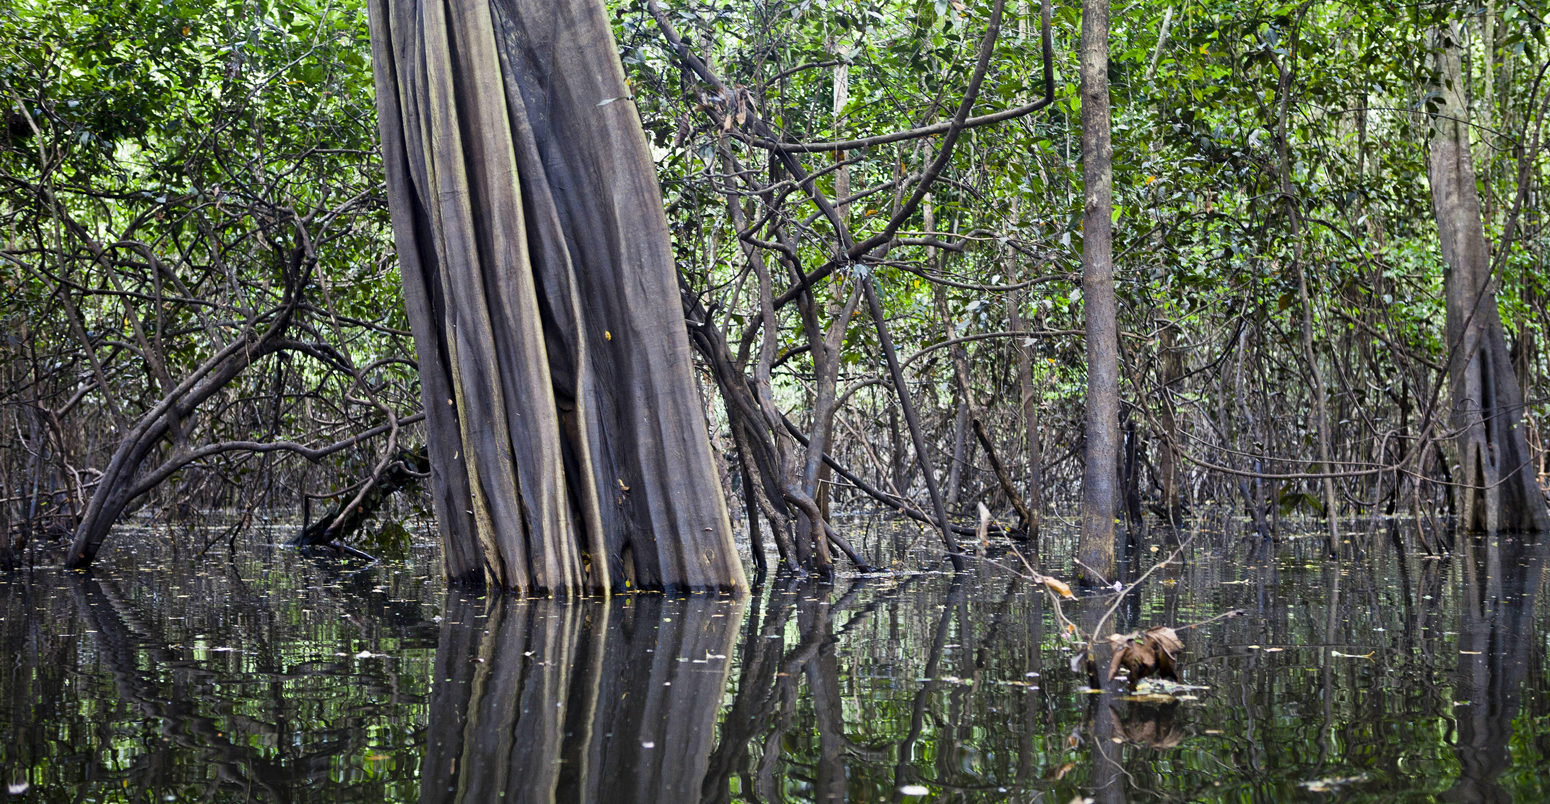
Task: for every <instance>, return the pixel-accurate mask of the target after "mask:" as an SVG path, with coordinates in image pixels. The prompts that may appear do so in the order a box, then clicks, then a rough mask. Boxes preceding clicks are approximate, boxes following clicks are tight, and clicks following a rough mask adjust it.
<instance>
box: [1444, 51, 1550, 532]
mask: <svg viewBox="0 0 1550 804" xmlns="http://www.w3.org/2000/svg"><path fill="white" fill-rule="evenodd" d="M1461 36H1462V31H1461V29H1460V27H1459V25H1458V23H1457V22H1454V23H1452V24H1451V25H1449V27H1448V28H1447V29H1446V30H1443V31H1439V32H1438V38H1439V42H1438V43H1437V44H1438V47H1437V49H1436V51H1435V52H1436V59H1437V73H1438V75H1439V76H1440V77H1441V80H1442V86H1441V87H1440V88H1439V89H1440V91H1441V93H1442V106H1441V108H1440V109H1439V110H1438V112H1437V114H1436V117H1435V118H1434V125H1435V131H1434V133H1433V135H1432V147H1431V162H1430V165H1429V167H1430V179H1431V185H1432V211H1433V213H1434V214H1435V215H1436V218H1437V233H1438V238H1439V240H1440V241H1441V245H1442V256H1443V260H1444V261H1446V262H1447V264H1448V270H1447V273H1446V275H1445V278H1444V279H1445V285H1446V293H1447V305H1448V308H1447V309H1448V313H1447V337H1448V341H1447V342H1448V347H1449V356H1448V383H1449V389H1450V391H1451V397H1452V403H1453V414H1452V416H1453V420H1452V424H1453V427H1454V429H1455V430H1456V431H1457V435H1456V436H1455V437H1454V446H1455V450H1456V454H1455V456H1453V457H1454V459H1455V460H1456V461H1457V463H1458V465H1459V469H1460V471H1459V473H1458V474H1457V475H1456V481H1457V483H1458V487H1459V491H1460V493H1461V499H1462V505H1461V506H1460V508H1459V525H1460V526H1461V527H1463V528H1464V529H1465V530H1470V531H1497V530H1509V531H1530V530H1550V513H1547V511H1546V508H1545V495H1544V492H1543V490H1541V489H1540V488H1539V484H1538V482H1537V481H1536V480H1535V477H1534V468H1535V467H1534V462H1533V457H1532V454H1531V453H1530V452H1529V448H1528V441H1527V439H1525V438H1524V433H1523V395H1522V392H1521V390H1520V387H1519V385H1518V378H1517V375H1516V373H1515V372H1514V371H1513V367H1512V359H1511V357H1510V356H1509V354H1508V351H1507V340H1506V336H1505V334H1504V331H1503V328H1502V321H1501V315H1500V313H1499V312H1498V310H1497V307H1496V289H1495V285H1494V280H1493V276H1492V270H1491V260H1490V255H1489V253H1488V250H1487V246H1486V242H1485V231H1484V229H1483V227H1482V225H1481V221H1480V197H1479V194H1478V191H1477V190H1476V189H1475V168H1474V163H1473V159H1472V158H1471V155H1470V150H1469V103H1468V98H1467V97H1466V96H1465V94H1464V78H1463V71H1462V68H1461V65H1460V59H1459V39H1460V37H1461Z"/></svg>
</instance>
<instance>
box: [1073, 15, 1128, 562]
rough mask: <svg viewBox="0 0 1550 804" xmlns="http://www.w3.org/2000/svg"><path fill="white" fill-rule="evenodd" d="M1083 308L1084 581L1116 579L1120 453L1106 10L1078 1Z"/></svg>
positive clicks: (1081, 553) (1079, 555)
mask: <svg viewBox="0 0 1550 804" xmlns="http://www.w3.org/2000/svg"><path fill="white" fill-rule="evenodd" d="M1081 58H1082V89H1081V92H1082V186H1083V193H1084V195H1085V212H1084V214H1083V216H1082V303H1083V308H1084V310H1085V311H1086V319H1087V320H1086V329H1087V416H1086V433H1087V449H1086V455H1087V461H1086V466H1085V467H1084V468H1083V470H1082V534H1081V540H1080V543H1079V544H1078V546H1077V559H1078V560H1079V561H1080V562H1081V564H1082V570H1081V573H1082V576H1083V577H1085V578H1086V579H1087V580H1089V581H1094V582H1104V581H1106V580H1107V579H1109V578H1111V577H1113V575H1114V512H1115V509H1116V507H1117V505H1116V503H1117V499H1116V498H1117V492H1118V488H1117V485H1118V484H1117V482H1116V481H1117V474H1118V467H1117V466H1116V465H1115V461H1116V458H1117V456H1118V455H1119V323H1118V320H1117V318H1118V315H1117V309H1116V308H1117V303H1116V301H1115V298H1114V261H1113V247H1114V223H1113V218H1112V214H1113V206H1114V198H1113V160H1114V150H1113V144H1112V143H1111V141H1110V138H1109V77H1108V69H1109V4H1108V0H1083V2H1082V56H1081Z"/></svg>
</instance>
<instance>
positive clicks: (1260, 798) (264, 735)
mask: <svg viewBox="0 0 1550 804" xmlns="http://www.w3.org/2000/svg"><path fill="white" fill-rule="evenodd" d="M1242 528H1243V525H1242V524H1241V523H1229V524H1228V526H1226V527H1224V528H1222V529H1221V530H1220V531H1217V532H1215V533H1208V534H1206V538H1203V539H1201V540H1200V542H1199V543H1198V544H1192V545H1186V547H1185V548H1184V550H1183V553H1182V556H1181V561H1180V562H1179V563H1178V564H1176V565H1172V566H1169V567H1167V568H1165V569H1163V570H1161V571H1159V572H1156V573H1154V574H1152V575H1151V576H1150V577H1149V579H1148V580H1147V582H1146V583H1145V584H1144V585H1142V586H1140V587H1138V588H1137V589H1136V590H1135V591H1133V592H1131V593H1129V594H1127V595H1126V596H1125V597H1124V598H1122V599H1121V600H1120V601H1118V602H1117V603H1115V601H1114V599H1113V598H1112V597H1090V598H1084V599H1082V600H1079V601H1075V602H1067V603H1065V604H1064V614H1065V615H1066V616H1068V617H1070V618H1071V619H1072V620H1074V621H1076V622H1077V624H1078V626H1079V627H1080V628H1083V629H1089V628H1092V627H1093V625H1094V623H1096V622H1097V621H1098V620H1099V619H1100V618H1101V617H1103V616H1104V615H1105V613H1107V612H1109V611H1110V608H1111V604H1113V605H1112V620H1111V625H1112V628H1113V629H1116V630H1120V631H1129V630H1133V629H1144V628H1147V627H1150V626H1153V625H1158V624H1173V625H1180V624H1185V623H1191V622H1199V621H1210V623H1209V624H1208V625H1205V626H1202V627H1200V628H1199V629H1194V630H1189V631H1187V633H1186V634H1185V636H1184V639H1185V643H1186V651H1185V655H1184V662H1183V667H1184V680H1185V681H1186V682H1188V683H1190V684H1192V685H1196V689H1193V690H1190V691H1188V692H1187V693H1186V694H1183V695H1180V696H1178V697H1177V698H1174V699H1171V700H1170V699H1167V698H1156V697H1144V696H1143V697H1137V696H1133V695H1130V694H1129V693H1128V691H1127V690H1126V689H1124V688H1123V687H1120V686H1116V687H1111V688H1110V689H1107V690H1104V691H1097V692H1094V691H1090V690H1089V689H1088V675H1087V673H1086V672H1085V670H1084V668H1083V667H1082V666H1081V663H1080V662H1079V661H1077V662H1076V663H1075V664H1073V660H1074V659H1075V657H1076V656H1077V655H1078V654H1077V653H1076V652H1075V651H1074V650H1073V649H1072V645H1071V642H1070V640H1069V639H1067V638H1066V637H1065V635H1063V634H1062V631H1061V626H1059V625H1058V624H1057V622H1058V621H1057V620H1056V618H1055V617H1054V616H1053V613H1052V606H1051V602H1050V600H1049V599H1048V598H1047V597H1045V596H1044V594H1043V593H1042V592H1041V591H1040V589H1039V588H1038V587H1035V586H1033V585H1032V584H1030V583H1028V582H1027V581H1025V580H1023V579H1022V578H1020V577H1018V576H1017V575H1016V574H1014V573H1011V572H1008V571H1006V569H1005V567H1004V566H1001V565H998V564H996V563H993V562H986V561H980V562H975V563H974V564H973V565H972V567H971V569H970V571H968V572H965V573H958V574H954V573H950V572H936V571H931V572H915V573H901V574H895V575H885V576H868V577H851V578H840V579H838V580H837V581H836V582H834V583H832V584H820V583H811V582H801V581H797V580H793V579H790V578H780V577H777V578H775V579H773V580H772V582H771V583H770V584H768V585H766V586H763V587H761V588H760V589H758V590H756V594H754V595H753V596H752V597H751V598H750V599H749V600H748V601H746V602H733V601H728V600H720V599H708V598H696V599H672V598H663V597H659V596H652V595H639V596H628V597H621V598H617V599H614V600H612V601H608V602H580V603H568V604H567V603H559V602H555V601H545V600H524V599H497V598H484V597H468V596H464V595H462V594H460V593H457V592H451V593H445V592H443V591H442V590H441V589H440V588H439V587H438V586H436V585H435V583H434V571H433V570H432V569H430V568H429V565H426V564H420V565H413V564H393V563H391V562H385V563H383V564H381V565H377V566H374V567H369V568H361V567H359V566H356V567H351V566H348V565H339V564H334V563H326V562H325V563H318V562H314V561H308V560H306V559H304V558H302V557H300V556H297V555H295V554H294V553H289V552H274V551H270V552H263V551H257V552H255V554H254V556H253V557H251V558H248V559H243V560H240V561H234V562H233V563H230V564H226V565H220V564H218V563H217V564H197V563H190V562H187V561H182V560H176V559H175V560H171V561H166V560H160V559H156V558H154V557H151V556H149V555H142V554H134V555H129V554H126V555H125V556H123V559H124V561H123V562H122V563H121V564H120V565H119V566H120V567H121V569H119V570H111V569H110V570H105V571H104V572H102V573H101V574H99V575H98V576H96V577H88V576H78V575H72V574H61V573H52V572H47V571H40V572H36V573H33V574H28V575H13V576H9V577H0V644H3V645H4V646H5V654H4V656H5V661H4V662H0V724H3V726H4V728H5V729H6V733H7V735H8V739H6V740H0V783H3V786H0V802H4V804H10V803H11V802H29V803H30V802H43V801H48V802H53V801H60V802H63V801H72V802H73V801H83V800H88V799H91V800H98V801H143V800H158V801H160V800H209V801H272V802H290V801H363V802H368V801H369V802H380V801H420V802H425V803H426V804H431V803H434V802H486V801H498V800H508V801H537V802H548V801H567V802H568V801H597V802H631V801H651V802H656V801H666V802H690V801H705V802H713V803H714V804H731V802H779V801H824V802H828V801H891V802H913V801H922V800H931V801H966V802H967V801H983V802H1000V801H1052V802H1057V803H1059V804H1064V802H1069V801H1072V800H1073V799H1083V800H1086V799H1091V800H1092V801H1094V802H1134V801H1254V802H1281V801H1331V800H1339V801H1394V800H1405V801H1450V802H1504V801H1538V800H1543V799H1544V797H1545V795H1546V792H1547V787H1550V770H1547V768H1550V673H1547V669H1550V668H1547V666H1546V663H1545V649H1544V645H1545V642H1544V640H1543V639H1542V637H1541V636H1540V634H1542V633H1543V632H1544V631H1545V629H1546V626H1547V625H1550V601H1546V600H1545V596H1544V595H1543V593H1542V591H1541V586H1542V585H1543V576H1544V573H1545V571H1546V556H1545V551H1546V549H1547V544H1550V543H1547V542H1546V541H1545V540H1535V539H1516V538H1507V537H1501V538H1481V539H1473V540H1470V539H1465V540H1461V541H1460V543H1459V547H1458V552H1456V553H1455V554H1454V555H1453V556H1452V557H1451V558H1448V559H1441V560H1437V559H1420V558H1416V557H1413V556H1404V555H1401V554H1398V553H1397V552H1396V551H1394V550H1393V549H1392V548H1391V546H1390V547H1384V545H1386V544H1387V541H1386V540H1384V539H1381V538H1380V537H1379V536H1373V537H1371V538H1370V539H1369V541H1368V545H1369V546H1368V549H1367V551H1366V555H1365V557H1364V558H1362V559H1361V560H1357V561H1347V562H1343V563H1339V564H1333V563H1328V562H1324V561H1322V560H1320V559H1319V558H1318V557H1317V556H1318V545H1319V542H1318V539H1317V537H1316V536H1313V537H1309V538H1307V539H1306V540H1298V539H1295V538H1289V539H1288V540H1286V541H1285V542H1284V543H1282V544H1281V545H1280V546H1279V547H1277V548H1276V549H1273V550H1272V549H1267V548H1266V547H1265V544H1264V543H1263V542H1261V541H1260V540H1258V539H1244V538H1241V533H1242ZM1142 547H1143V555H1145V554H1146V552H1147V548H1146V547H1145V546H1144V545H1143V546H1142ZM1305 548H1306V549H1305ZM1163 549H1169V550H1171V549H1172V548H1171V547H1167V548H1163ZM1153 555H1155V553H1153ZM1005 563H1009V564H1015V563H1016V562H1013V561H1008V562H1005ZM1053 563H1054V562H1051V564H1053ZM1147 563H1149V562H1148V561H1143V562H1142V565H1143V566H1145V565H1146V564H1147ZM1128 572H1129V573H1130V574H1128V575H1124V576H1123V579H1124V580H1126V581H1127V582H1128V581H1131V580H1134V579H1135V578H1136V577H1137V575H1136V570H1135V569H1131V570H1128ZM1232 609H1241V610H1243V611H1244V612H1245V615H1244V616H1242V617H1238V618H1235V619H1230V620H1221V621H1217V620H1212V618H1214V617H1215V616H1216V615H1218V614H1221V613H1222V612H1224V611H1228V610H1232ZM1099 665H1100V666H1106V662H1104V661H1103V660H1102V659H1101V657H1100V661H1099Z"/></svg>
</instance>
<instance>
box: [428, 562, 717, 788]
mask: <svg viewBox="0 0 1550 804" xmlns="http://www.w3.org/2000/svg"><path fill="white" fill-rule="evenodd" d="M446 612H447V613H446V619H445V620H444V621H443V623H442V632H441V642H440V644H439V646H438V648H437V657H436V680H435V686H434V688H433V690H432V694H431V712H430V724H429V727H428V728H427V731H426V733H427V738H428V740H427V743H428V744H427V750H426V756H425V765H424V772H423V776H422V778H423V780H424V782H423V787H422V788H421V793H420V800H421V802H425V804H430V803H431V802H448V801H467V802H475V801H480V802H482V801H496V800H505V801H516V802H522V801H673V800H683V801H691V800H694V799H695V798H696V797H697V796H698V794H699V791H700V786H701V784H702V782H703V780H704V779H705V777H706V770H707V768H708V765H709V761H710V756H711V744H712V740H713V738H714V736H715V727H716V715H717V712H718V711H719V709H720V705H721V698H722V693H723V691H724V690H725V688H726V682H727V667H728V663H729V659H728V657H729V656H730V655H731V653H732V642H733V638H734V637H735V635H736V632H737V627H738V624H739V623H740V622H741V621H742V616H743V604H742V603H740V602H737V601H732V600H727V599H721V598H703V597H693V598H688V599H667V598H662V597H659V596H654V595H641V596H636V597H631V598H628V599H617V600H613V601H598V602H587V603H562V602H556V601H549V600H525V599H503V598H500V597H492V598H472V597H465V596H462V595H460V594H458V593H456V592H454V593H451V594H449V596H448V600H447V605H446Z"/></svg>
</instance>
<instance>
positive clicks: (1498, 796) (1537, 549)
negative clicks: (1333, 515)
mask: <svg viewBox="0 0 1550 804" xmlns="http://www.w3.org/2000/svg"><path fill="white" fill-rule="evenodd" d="M1545 547H1546V543H1545V542H1540V543H1535V542H1529V541H1524V540H1521V539H1509V538H1490V539H1476V540H1472V541H1471V540H1466V541H1464V542H1463V544H1461V545H1460V552H1461V553H1462V555H1461V556H1460V558H1461V560H1462V564H1463V566H1462V574H1463V582H1464V583H1463V587H1464V588H1463V594H1462V597H1461V600H1460V606H1459V614H1458V653H1459V657H1458V669H1457V670H1456V671H1455V673H1454V681H1453V683H1454V693H1453V694H1454V696H1455V698H1457V699H1458V701H1457V705H1456V706H1455V707H1454V713H1455V714H1454V717H1455V719H1456V724H1457V729H1458V732H1457V736H1456V737H1455V738H1454V743H1453V752H1454V754H1455V755H1456V756H1457V757H1458V762H1459V775H1458V779H1457V781H1456V782H1455V783H1454V785H1453V787H1452V788H1451V789H1449V790H1448V791H1447V792H1446V793H1444V794H1443V798H1444V799H1446V800H1448V801H1455V802H1468V803H1469V804H1475V803H1476V802H1481V803H1484V802H1505V801H1512V800H1513V796H1512V794H1511V793H1509V792H1508V791H1507V790H1506V789H1505V788H1503V787H1502V785H1501V783H1500V781H1499V780H1500V779H1501V777H1502V775H1503V774H1504V773H1506V772H1507V771H1508V769H1509V768H1511V767H1512V750H1511V747H1510V746H1511V741H1512V736H1513V731H1514V727H1515V721H1516V719H1517V717H1518V710H1519V702H1520V700H1521V698H1522V689H1523V681H1524V678H1525V677H1526V676H1527V674H1528V670H1529V664H1530V662H1531V661H1533V660H1534V659H1535V658H1536V657H1535V650H1534V648H1535V646H1536V645H1538V644H1539V642H1540V639H1539V635H1538V633H1537V630H1536V628H1535V622H1534V603H1535V601H1536V600H1537V599H1538V597H1539V589H1540V587H1541V586H1542V585H1543V581H1544V571H1543V570H1544V561H1545Z"/></svg>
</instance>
